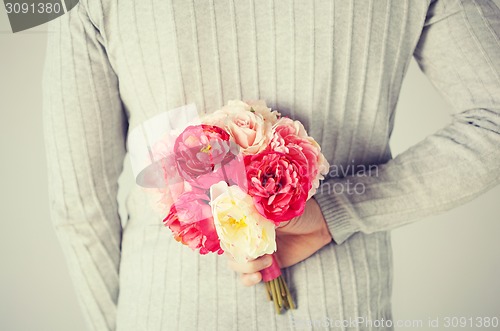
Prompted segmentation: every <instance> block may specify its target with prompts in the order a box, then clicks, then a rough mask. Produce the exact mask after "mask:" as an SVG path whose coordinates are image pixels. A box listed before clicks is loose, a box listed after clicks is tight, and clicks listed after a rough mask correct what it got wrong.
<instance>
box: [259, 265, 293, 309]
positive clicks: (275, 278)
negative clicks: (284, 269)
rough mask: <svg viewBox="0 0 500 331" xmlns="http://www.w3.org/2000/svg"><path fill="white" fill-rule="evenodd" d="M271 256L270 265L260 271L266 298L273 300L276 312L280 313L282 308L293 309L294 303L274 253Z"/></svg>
mask: <svg viewBox="0 0 500 331" xmlns="http://www.w3.org/2000/svg"><path fill="white" fill-rule="evenodd" d="M272 257H273V263H272V264H271V266H270V267H267V268H266V269H264V270H262V271H261V273H262V280H263V281H264V283H265V284H266V294H267V298H268V299H269V300H271V301H273V302H274V308H275V309H276V314H281V312H282V311H283V309H284V310H287V309H295V304H294V302H293V298H292V295H291V294H290V290H289V289H288V286H287V285H286V282H285V279H284V278H283V275H282V274H281V269H280V267H279V265H278V261H276V257H275V256H274V255H272Z"/></svg>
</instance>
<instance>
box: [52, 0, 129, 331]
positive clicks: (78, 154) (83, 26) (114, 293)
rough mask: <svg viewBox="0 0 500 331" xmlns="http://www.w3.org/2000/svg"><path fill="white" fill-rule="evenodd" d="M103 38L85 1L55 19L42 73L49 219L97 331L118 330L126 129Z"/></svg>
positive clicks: (90, 322) (86, 310)
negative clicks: (120, 191)
mask: <svg viewBox="0 0 500 331" xmlns="http://www.w3.org/2000/svg"><path fill="white" fill-rule="evenodd" d="M103 43H104V42H103V38H102V36H101V34H100V32H99V30H98V29H97V28H96V27H95V26H94V25H93V23H92V22H91V20H90V19H89V16H88V15H87V11H86V9H85V7H84V5H83V4H82V2H79V4H78V5H76V7H75V8H73V9H72V10H71V11H70V12H68V13H67V14H65V15H63V16H61V17H60V18H58V19H55V20H53V21H51V22H50V23H49V30H48V44H47V53H46V62H45V67H44V76H43V97H44V106H43V108H44V109H43V113H44V114H43V118H44V133H45V144H46V151H47V162H48V169H49V173H48V177H49V196H50V203H51V206H50V209H51V219H52V223H53V226H54V229H55V231H56V234H57V237H58V240H59V242H60V245H61V247H62V249H63V252H64V255H65V258H66V262H67V265H68V268H69V272H70V275H71V278H72V281H73V284H74V286H75V288H76V293H77V296H78V299H79V302H80V304H81V308H82V310H83V313H84V315H85V317H86V320H87V322H88V323H89V326H90V327H91V329H92V330H113V329H114V328H115V318H116V305H117V299H118V293H119V279H118V272H119V265H120V250H121V248H120V246H121V233H122V226H121V222H120V218H119V214H118V203H117V190H118V182H117V180H118V177H119V176H120V174H121V171H122V166H123V159H124V155H125V135H126V129H127V125H126V123H127V122H126V116H125V115H124V111H123V108H122V103H121V100H120V96H119V92H118V80H117V77H116V75H115V73H114V72H113V70H112V68H111V65H110V63H109V61H108V58H107V56H106V50H105V47H104V46H103Z"/></svg>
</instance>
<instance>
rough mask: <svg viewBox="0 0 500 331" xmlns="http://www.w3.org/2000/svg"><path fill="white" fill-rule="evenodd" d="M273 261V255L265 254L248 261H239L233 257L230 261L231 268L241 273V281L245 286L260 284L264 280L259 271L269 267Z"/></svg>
mask: <svg viewBox="0 0 500 331" xmlns="http://www.w3.org/2000/svg"><path fill="white" fill-rule="evenodd" d="M272 263H273V259H272V257H271V255H264V256H261V257H259V258H257V259H255V260H252V261H248V262H246V263H238V262H236V261H234V260H232V259H231V260H229V261H228V265H229V268H231V269H232V270H234V271H236V272H238V273H240V274H241V276H240V278H241V282H242V283H243V285H245V286H253V285H256V284H258V283H259V282H260V281H261V280H262V274H261V273H260V272H259V271H260V270H262V269H265V268H267V267H269V266H270V265H271V264H272Z"/></svg>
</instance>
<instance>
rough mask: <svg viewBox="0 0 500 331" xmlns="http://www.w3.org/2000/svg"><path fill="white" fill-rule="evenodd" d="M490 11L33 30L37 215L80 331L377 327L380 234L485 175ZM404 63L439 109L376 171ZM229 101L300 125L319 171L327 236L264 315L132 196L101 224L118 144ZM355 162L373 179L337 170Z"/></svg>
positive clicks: (111, 201)
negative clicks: (254, 103)
mask: <svg viewBox="0 0 500 331" xmlns="http://www.w3.org/2000/svg"><path fill="white" fill-rule="evenodd" d="M499 5H500V3H499V1H498V0H492V1H489V0H470V1H466V0H457V1H453V0H450V1H447V0H437V1H429V0H397V1H396V0H394V1H389V0H387V1H383V0H356V1H349V0H339V1H329V0H318V1H302V0H295V1H293V0H283V1H281V0H274V1H271V0H266V1H265V0H242V1H235V0H211V1H208V0H206V1H205V0H196V1H185V0H163V1H134V0H121V1H118V0H113V1H98V0H81V1H80V2H79V4H78V5H77V6H76V7H75V8H74V9H73V10H71V11H70V12H69V13H67V14H66V15H64V16H62V17H60V18H58V19H56V20H54V21H52V22H50V24H49V41H48V48H47V61H46V67H45V73H44V122H45V129H46V130H45V134H46V146H47V157H48V164H49V179H50V196H51V210H52V220H53V224H54V226H55V229H56V232H57V234H58V237H59V239H60V242H61V245H62V247H63V249H64V253H65V255H66V257H67V261H68V265H69V269H70V272H71V275H72V278H73V280H74V284H75V286H76V289H77V293H78V296H79V300H80V302H81V304H82V309H83V311H84V313H85V315H86V317H87V318H88V321H89V325H90V326H91V327H92V328H93V329H95V330H113V329H115V328H116V329H117V330H119V331H128V330H131V331H140V330H197V329H199V330H236V329H239V330H270V329H277V330H293V329H309V328H310V327H309V325H310V324H313V325H314V328H320V327H324V326H326V325H329V327H330V328H332V329H338V330H370V329H377V328H376V327H373V328H372V327H370V324H369V323H368V322H367V323H359V324H356V323H354V324H353V323H352V321H353V320H357V319H358V318H360V317H362V318H365V319H366V320H367V321H368V320H370V321H373V322H375V321H377V320H378V321H380V320H381V319H385V320H387V319H390V318H391V282H392V260H391V244H390V233H389V232H388V231H390V230H391V229H394V228H396V227H399V226H401V225H404V224H407V223H409V222H413V221H415V220H418V219H419V218H422V217H423V216H426V215H430V214H435V213H438V212H442V211H445V210H447V209H449V208H452V207H454V206H458V205H460V204H462V203H464V202H465V201H468V200H470V199H472V198H474V197H475V196H477V195H479V194H480V193H481V192H484V191H485V190H487V189H489V188H491V187H493V186H494V185H496V184H498V183H499V181H500V171H499V164H500V9H499ZM412 56H414V57H415V59H416V60H417V62H418V64H419V66H420V68H421V69H422V71H423V72H424V73H425V74H426V75H427V76H428V77H429V79H430V80H431V81H432V83H433V84H434V85H435V87H436V88H437V89H438V90H439V91H440V92H441V93H442V95H443V96H444V97H445V98H446V99H447V100H448V101H449V102H450V103H451V104H452V106H453V108H454V110H455V114H454V115H453V116H452V119H451V121H450V123H449V125H448V126H446V127H444V128H443V129H442V130H440V131H438V132H436V133H435V134H433V135H431V136H429V137H427V138H426V139H425V140H423V141H421V142H420V143H418V144H417V145H415V146H413V147H412V148H410V149H408V150H407V151H405V152H403V153H402V154H400V155H398V157H396V158H394V159H392V157H391V152H390V149H389V138H390V135H391V131H392V128H393V122H394V116H395V113H394V110H395V108H396V104H397V101H398V95H399V91H400V88H401V85H402V81H403V78H404V76H405V73H406V69H407V67H408V64H409V62H410V59H411V58H412ZM232 99H242V100H256V99H262V100H265V101H266V102H267V104H268V105H269V106H270V107H272V108H274V109H278V110H279V111H280V112H281V113H282V114H284V115H286V116H290V117H292V118H294V119H297V120H300V121H301V122H302V123H303V124H304V125H305V127H306V129H307V130H308V132H309V133H310V134H311V135H312V136H313V137H314V138H315V139H316V140H317V141H318V142H319V143H320V144H321V146H322V150H323V153H324V154H325V156H326V158H327V159H328V161H329V162H330V164H331V165H332V171H330V174H329V176H328V178H327V179H326V180H325V182H324V183H323V185H322V187H321V188H320V191H319V192H318V193H317V194H316V195H315V197H314V198H315V199H316V200H317V201H318V203H319V204H320V207H321V210H322V212H323V215H324V217H325V219H326V220H327V223H328V227H329V229H330V232H331V234H332V237H333V239H334V240H333V241H332V243H331V244H329V245H327V246H326V247H324V248H323V249H321V250H320V251H318V252H317V253H315V254H314V255H312V256H311V257H310V258H308V259H306V260H304V261H302V262H300V263H298V264H296V265H294V266H292V267H289V268H287V269H285V270H284V273H285V277H286V280H287V282H288V284H289V286H290V287H291V292H292V294H293V296H294V298H295V301H296V303H297V305H298V309H297V310H293V311H288V312H287V313H284V314H282V315H279V316H277V315H276V314H275V312H274V307H273V306H272V304H270V303H269V302H267V299H266V296H265V294H264V288H263V286H262V284H258V285H257V286H254V287H250V288H246V287H244V286H242V284H241V283H240V282H239V278H238V276H237V275H236V274H235V273H234V272H233V271H230V269H229V268H228V267H227V265H226V260H225V259H226V258H225V257H223V256H216V255H206V256H200V255H199V254H197V253H194V252H192V251H191V250H190V249H189V248H187V247H186V246H183V245H181V244H179V243H178V242H176V241H175V240H174V239H173V238H172V235H171V233H170V232H169V230H168V229H166V228H164V226H163V224H162V222H161V221H162V217H164V216H165V215H161V214H158V213H157V212H155V211H153V208H152V207H151V204H150V201H149V200H148V197H147V193H145V192H144V191H143V190H141V189H140V188H138V187H137V188H135V189H134V190H133V191H132V192H131V193H130V195H129V198H128V200H127V211H128V214H129V216H128V220H122V221H123V222H121V221H120V218H119V215H118V206H117V198H116V195H117V190H118V184H117V180H118V177H119V176H120V174H121V172H122V164H123V160H124V157H125V155H126V151H127V132H130V131H131V130H133V129H134V128H135V127H137V126H138V125H140V123H143V122H144V121H146V120H147V119H149V118H151V117H153V116H155V115H157V114H159V113H161V112H164V111H167V110H170V109H174V108H177V107H179V106H182V105H186V104H189V103H194V104H195V105H196V106H197V108H198V109H199V110H201V111H203V112H212V111H214V110H216V109H218V108H220V107H221V106H222V105H224V104H226V103H227V101H228V100H232ZM429 120H432V119H429ZM368 166H376V168H372V169H373V171H371V172H367V171H365V172H364V173H363V174H362V175H360V174H359V173H354V171H355V170H360V169H363V168H362V167H368ZM366 169H367V168H366ZM356 185H357V186H356ZM349 188H350V189H349ZM122 224H123V226H122ZM471 226H472V225H471ZM348 323H350V324H348ZM342 325H344V326H342ZM336 326H338V327H336ZM380 329H391V328H390V327H381V328H380Z"/></svg>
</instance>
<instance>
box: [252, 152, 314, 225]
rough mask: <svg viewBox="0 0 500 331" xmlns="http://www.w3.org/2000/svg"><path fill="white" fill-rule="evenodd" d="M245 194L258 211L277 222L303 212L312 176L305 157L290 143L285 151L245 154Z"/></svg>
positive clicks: (287, 219)
mask: <svg viewBox="0 0 500 331" xmlns="http://www.w3.org/2000/svg"><path fill="white" fill-rule="evenodd" d="M245 166H246V171H247V179H248V194H250V195H251V196H252V197H253V200H254V203H255V205H256V208H257V210H258V211H259V213H260V214H261V215H262V216H264V217H266V218H267V219H270V220H272V221H274V222H275V224H279V223H280V222H285V221H289V220H290V219H292V218H294V217H296V216H299V215H300V214H302V212H303V211H304V208H305V205H306V201H307V196H308V192H309V189H310V188H311V178H310V176H309V172H308V171H303V169H307V168H308V162H307V158H306V156H305V155H304V153H302V151H301V150H300V149H299V148H297V147H293V146H289V147H288V148H287V153H281V152H275V151H264V152H261V153H259V154H256V155H247V156H245Z"/></svg>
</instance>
